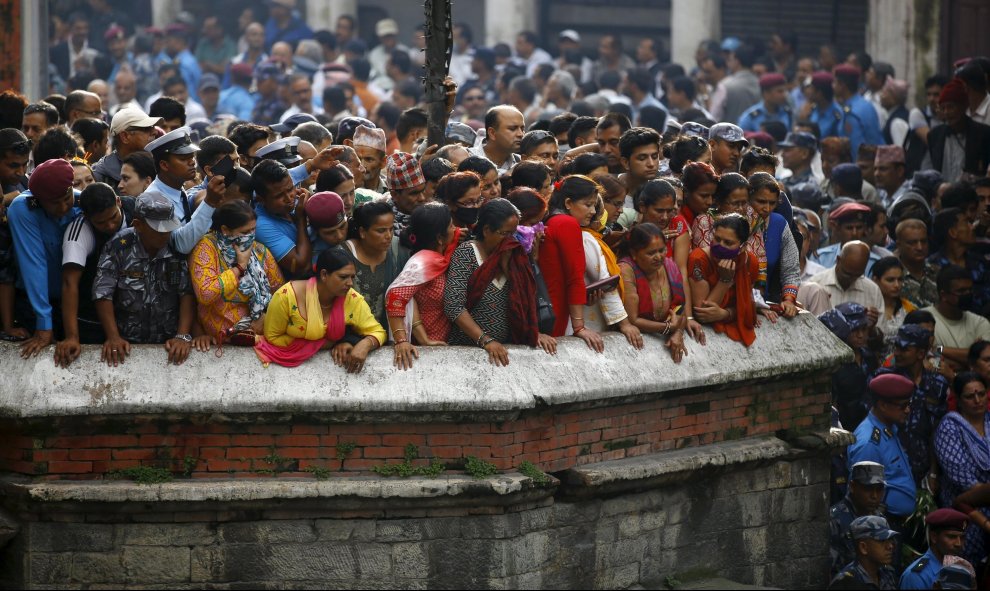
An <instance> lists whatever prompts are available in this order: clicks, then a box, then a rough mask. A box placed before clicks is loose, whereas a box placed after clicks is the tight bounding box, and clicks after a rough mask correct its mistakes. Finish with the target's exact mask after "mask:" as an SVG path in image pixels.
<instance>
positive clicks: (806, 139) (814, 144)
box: [777, 131, 818, 152]
mask: <svg viewBox="0 0 990 591" xmlns="http://www.w3.org/2000/svg"><path fill="white" fill-rule="evenodd" d="M777 145H778V146H780V147H781V148H805V149H808V150H811V151H812V152H817V151H818V140H817V139H816V138H815V136H814V135H812V134H810V133H808V132H807V131H792V132H790V133H788V134H787V137H786V138H784V141H782V142H780V143H779V144H777Z"/></svg>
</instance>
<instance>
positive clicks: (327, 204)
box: [306, 191, 347, 228]
mask: <svg viewBox="0 0 990 591" xmlns="http://www.w3.org/2000/svg"><path fill="white" fill-rule="evenodd" d="M306 218H307V219H308V220H309V224H310V225H311V226H313V227H314V228H334V227H336V226H339V225H340V224H342V223H343V222H344V220H346V219H347V217H346V216H345V215H344V200H343V199H341V198H340V195H338V194H336V193H334V192H333V191H322V192H320V193H315V194H314V195H313V196H312V197H310V198H309V199H307V200H306Z"/></svg>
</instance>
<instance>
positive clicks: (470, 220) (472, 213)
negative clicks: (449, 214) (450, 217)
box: [454, 207, 481, 226]
mask: <svg viewBox="0 0 990 591" xmlns="http://www.w3.org/2000/svg"><path fill="white" fill-rule="evenodd" d="M480 210H481V208H480V207H458V208H457V211H455V212H454V219H455V220H457V221H458V222H460V223H462V224H464V225H465V226H473V225H475V224H476V223H478V212H479V211H480Z"/></svg>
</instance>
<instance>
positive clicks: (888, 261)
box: [870, 256, 904, 279]
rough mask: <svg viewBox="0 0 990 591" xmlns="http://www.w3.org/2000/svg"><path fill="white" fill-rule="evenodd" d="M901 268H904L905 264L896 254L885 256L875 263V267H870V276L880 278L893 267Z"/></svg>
mask: <svg viewBox="0 0 990 591" xmlns="http://www.w3.org/2000/svg"><path fill="white" fill-rule="evenodd" d="M894 268H897V269H901V270H902V271H903V270H904V265H903V264H902V263H901V260H900V259H898V258H897V257H895V256H889V257H883V258H882V259H880V260H879V261H877V262H875V263H873V268H872V269H870V276H871V277H873V278H875V279H880V278H881V277H883V276H884V274H885V273H886V272H887V271H890V270H891V269H894Z"/></svg>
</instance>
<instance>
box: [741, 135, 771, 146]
mask: <svg viewBox="0 0 990 591" xmlns="http://www.w3.org/2000/svg"><path fill="white" fill-rule="evenodd" d="M743 137H745V138H746V139H747V140H749V143H750V144H752V145H754V146H759V147H761V148H766V149H767V150H773V142H774V140H773V136H772V135H770V134H769V133H767V132H765V131H747V132H745V133H744V134H743Z"/></svg>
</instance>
